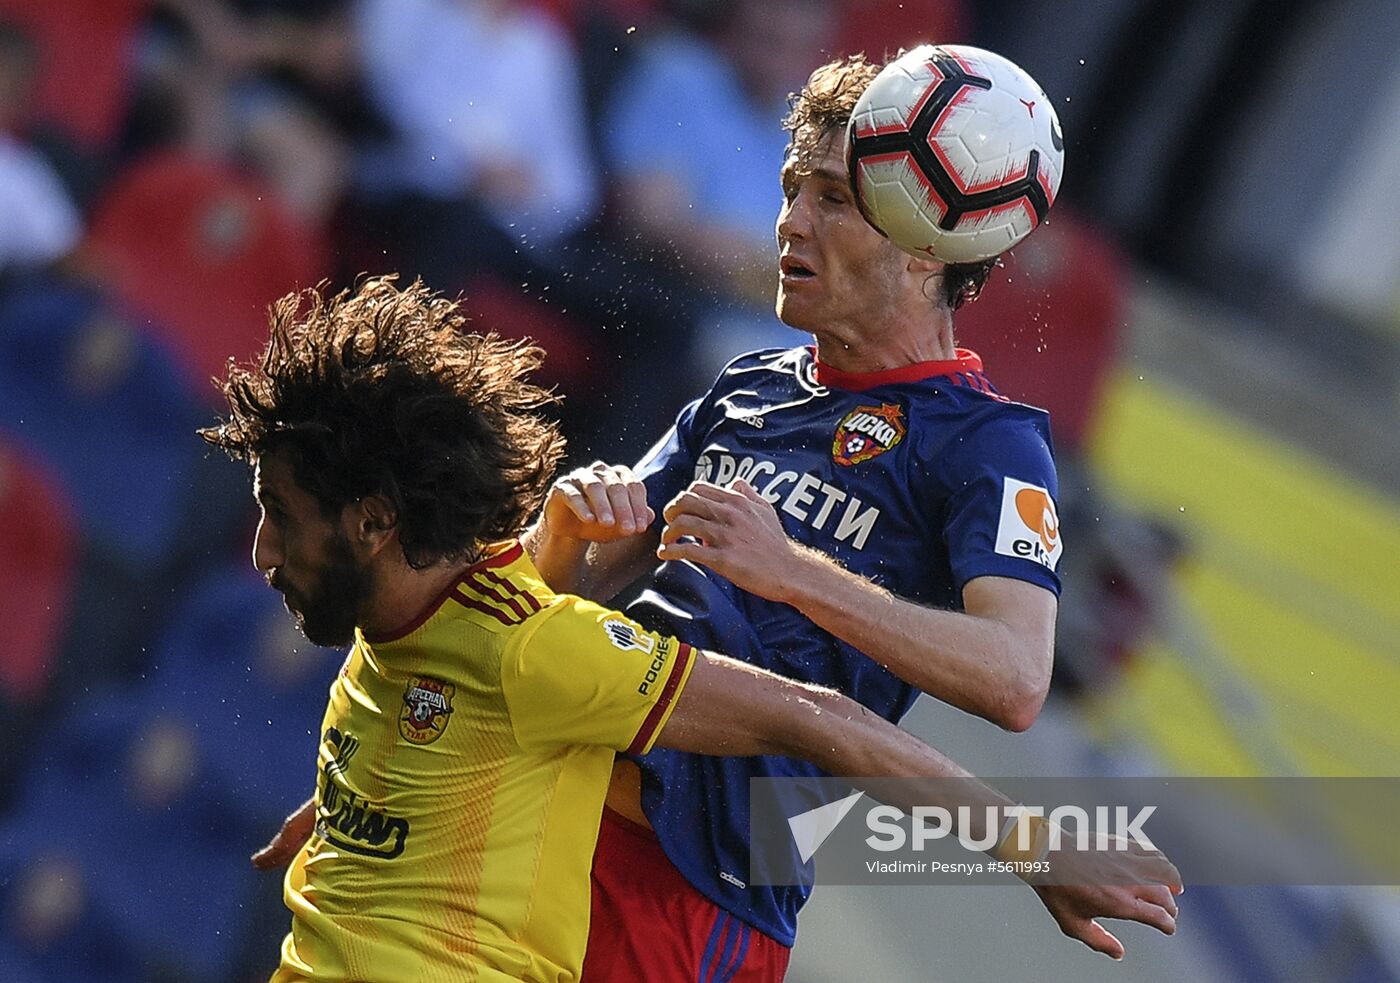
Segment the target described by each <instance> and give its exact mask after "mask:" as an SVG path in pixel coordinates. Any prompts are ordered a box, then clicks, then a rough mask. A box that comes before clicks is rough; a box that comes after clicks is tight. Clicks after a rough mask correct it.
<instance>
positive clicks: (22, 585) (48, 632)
mask: <svg viewBox="0 0 1400 983" xmlns="http://www.w3.org/2000/svg"><path fill="white" fill-rule="evenodd" d="M77 557H78V530H77V524H76V521H75V519H74V515H73V507H72V504H71V503H70V502H69V501H68V494H67V491H66V490H65V489H64V488H63V486H62V484H61V483H60V482H59V480H58V479H57V477H56V476H55V475H53V474H52V473H50V472H49V471H48V470H46V469H45V467H44V466H43V465H42V464H41V463H40V462H39V461H37V460H35V459H34V458H33V457H32V456H31V455H30V454H29V453H28V452H24V451H20V450H19V449H18V448H17V447H15V446H14V445H13V443H12V442H11V440H10V439H9V438H7V437H5V436H3V435H0V624H2V625H4V626H5V645H4V649H3V652H0V702H5V701H10V702H14V703H28V702H31V701H33V700H35V699H37V698H38V697H39V696H41V695H42V694H43V691H44V689H45V686H46V684H47V681H48V677H49V673H50V671H51V670H52V668H53V664H54V662H55V660H56V658H57V652H58V646H59V643H60V640H61V639H62V637H63V634H64V629H65V626H66V624H67V618H68V616H69V610H68V606H69V603H70V602H71V600H72V590H73V585H74V581H75V579H76V575H77V569H76V566H77ZM0 756H3V752H0Z"/></svg>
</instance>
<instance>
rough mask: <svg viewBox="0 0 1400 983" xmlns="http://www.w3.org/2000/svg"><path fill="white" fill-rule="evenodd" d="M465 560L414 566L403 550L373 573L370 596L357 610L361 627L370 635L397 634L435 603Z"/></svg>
mask: <svg viewBox="0 0 1400 983" xmlns="http://www.w3.org/2000/svg"><path fill="white" fill-rule="evenodd" d="M467 566H468V564H466V563H461V562H457V563H437V564H434V565H433V566H430V567H424V568H423V569H422V570H415V569H413V567H411V566H409V565H408V563H407V561H405V560H404V558H403V555H402V553H399V555H398V556H396V557H395V558H394V560H393V561H392V563H390V562H387V561H386V563H385V564H384V565H383V566H382V567H380V568H378V569H375V570H374V571H373V573H372V578H373V580H372V585H371V588H370V592H369V599H368V600H367V602H366V604H365V608H364V610H362V611H361V612H360V617H359V623H360V630H361V631H363V632H364V633H365V635H366V636H367V637H370V638H384V637H389V636H392V635H395V634H398V633H399V632H400V631H401V630H402V629H403V627H404V626H405V625H410V624H412V623H413V622H414V621H415V620H417V619H418V618H420V617H421V616H422V615H423V613H424V612H425V611H426V610H427V609H428V608H429V607H431V606H432V605H433V604H434V603H436V602H437V601H438V600H439V599H440V598H441V597H442V595H443V593H444V592H445V591H446V590H447V589H448V588H449V587H450V586H452V584H454V583H456V582H457V580H458V579H459V578H460V577H461V576H462V572H463V571H464V570H465V569H466V568H467Z"/></svg>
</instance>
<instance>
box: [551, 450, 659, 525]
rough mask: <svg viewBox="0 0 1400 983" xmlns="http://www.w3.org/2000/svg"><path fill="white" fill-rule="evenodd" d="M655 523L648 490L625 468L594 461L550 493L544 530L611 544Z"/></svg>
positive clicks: (554, 486)
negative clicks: (649, 504)
mask: <svg viewBox="0 0 1400 983" xmlns="http://www.w3.org/2000/svg"><path fill="white" fill-rule="evenodd" d="M655 519H656V513H655V512H653V511H652V510H651V508H650V507H649V506H648V505H647V486H646V485H644V484H642V481H641V479H640V478H638V477H637V476H636V475H635V474H633V473H632V469H631V468H628V467H625V466H622V465H612V464H604V463H603V462H602V461H594V462H593V463H592V464H591V465H589V466H588V467H586V468H578V469H577V470H574V471H570V472H569V473H568V474H566V475H565V476H564V477H562V478H560V479H559V480H558V481H556V482H555V483H554V485H553V486H552V487H551V488H550V489H549V495H548V496H547V497H546V498H545V500H544V526H545V528H546V530H547V531H548V534H549V535H550V536H560V537H564V538H567V539H583V540H588V541H590V542H595V543H610V542H612V541H613V540H617V539H624V538H626V537H628V536H632V535H635V534H636V533H639V532H642V531H643V530H644V529H646V528H647V527H648V526H650V525H651V524H652V522H653V521H654V520H655Z"/></svg>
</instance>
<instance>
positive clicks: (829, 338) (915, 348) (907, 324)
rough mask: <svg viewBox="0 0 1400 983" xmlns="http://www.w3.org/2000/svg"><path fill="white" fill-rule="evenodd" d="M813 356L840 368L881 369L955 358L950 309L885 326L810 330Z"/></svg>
mask: <svg viewBox="0 0 1400 983" xmlns="http://www.w3.org/2000/svg"><path fill="white" fill-rule="evenodd" d="M813 335H814V337H815V338H816V343H817V344H816V347H817V359H818V360H819V361H821V362H824V363H826V364H827V365H830V366H831V367H832V368H834V369H839V370H841V371H842V372H884V371H887V370H889V369H898V368H901V367H903V366H905V365H913V364H915V363H917V362H941V361H947V360H950V359H953V358H956V357H957V355H956V349H955V346H954V344H953V312H952V311H950V310H948V309H947V308H939V309H938V310H937V311H935V312H934V314H933V316H932V318H931V319H924V320H919V321H904V322H891V323H890V324H889V327H887V328H877V329H875V330H869V329H865V328H861V329H854V330H850V329H848V330H840V329H838V330H834V331H829V332H828V331H822V332H813Z"/></svg>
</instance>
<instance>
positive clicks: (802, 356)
mask: <svg viewBox="0 0 1400 983" xmlns="http://www.w3.org/2000/svg"><path fill="white" fill-rule="evenodd" d="M762 379H794V380H798V381H805V382H807V383H808V384H810V385H812V386H816V384H817V382H816V366H815V362H814V361H813V360H812V352H811V350H810V349H807V348H804V347H802V346H798V347H796V348H759V349H757V350H755V351H751V352H744V353H743V354H741V355H736V356H735V357H734V358H731V359H730V360H729V361H728V362H726V363H725V366H724V368H722V369H720V371H719V375H718V376H717V377H716V379H715V383H714V385H713V386H712V387H711V388H712V389H715V390H729V389H735V388H740V387H746V386H752V385H753V384H754V382H755V380H762Z"/></svg>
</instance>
